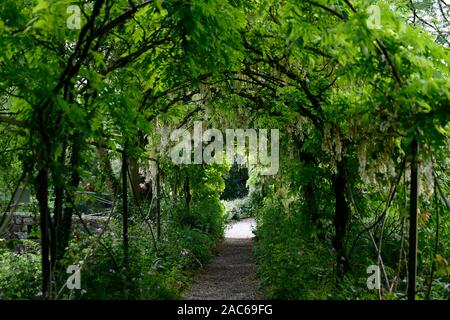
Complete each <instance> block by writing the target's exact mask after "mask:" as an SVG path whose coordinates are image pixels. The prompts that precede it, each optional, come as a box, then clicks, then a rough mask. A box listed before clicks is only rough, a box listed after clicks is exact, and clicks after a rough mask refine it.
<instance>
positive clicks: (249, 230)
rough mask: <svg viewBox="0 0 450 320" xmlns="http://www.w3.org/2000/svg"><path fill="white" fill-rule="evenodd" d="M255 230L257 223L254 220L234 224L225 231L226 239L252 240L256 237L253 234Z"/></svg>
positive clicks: (244, 220) (248, 219)
mask: <svg viewBox="0 0 450 320" xmlns="http://www.w3.org/2000/svg"><path fill="white" fill-rule="evenodd" d="M254 229H256V221H255V219H254V218H247V219H242V220H241V221H236V222H232V223H230V224H229V225H228V226H227V227H226V229H225V238H229V239H251V238H253V237H254V236H255V235H254V234H253V230H254Z"/></svg>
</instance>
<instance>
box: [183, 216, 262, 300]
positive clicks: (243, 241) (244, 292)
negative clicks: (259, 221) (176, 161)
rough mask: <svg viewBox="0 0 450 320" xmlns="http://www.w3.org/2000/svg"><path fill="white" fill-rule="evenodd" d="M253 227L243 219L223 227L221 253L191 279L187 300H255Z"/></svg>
mask: <svg viewBox="0 0 450 320" xmlns="http://www.w3.org/2000/svg"><path fill="white" fill-rule="evenodd" d="M254 226H255V221H254V220H253V219H245V220H241V221H239V222H235V223H232V224H231V225H229V226H228V227H227V230H226V232H225V240H224V242H223V244H222V250H221V251H220V253H219V255H218V256H216V257H215V258H214V260H213V261H212V263H211V264H209V265H208V266H206V267H205V268H204V269H203V270H201V271H200V272H199V275H198V276H197V277H196V278H195V279H194V283H193V285H192V287H191V289H190V292H189V293H188V295H187V297H186V299H187V300H213V299H214V300H237V299H246V300H252V299H256V287H257V284H258V282H257V279H256V266H255V261H254V259H253V253H252V238H253V234H252V228H253V227H254Z"/></svg>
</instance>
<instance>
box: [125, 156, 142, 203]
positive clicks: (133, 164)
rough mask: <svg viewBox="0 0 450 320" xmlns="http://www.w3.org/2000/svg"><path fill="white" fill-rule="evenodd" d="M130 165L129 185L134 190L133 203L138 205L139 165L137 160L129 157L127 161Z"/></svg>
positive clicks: (139, 192) (139, 197) (140, 194)
mask: <svg viewBox="0 0 450 320" xmlns="http://www.w3.org/2000/svg"><path fill="white" fill-rule="evenodd" d="M128 160H129V163H130V183H131V185H132V186H133V190H135V193H134V197H133V200H134V203H135V204H136V205H138V204H139V202H140V201H141V200H142V192H141V188H140V185H139V184H140V181H139V180H140V179H139V164H138V159H136V158H135V157H130V158H129V159H128Z"/></svg>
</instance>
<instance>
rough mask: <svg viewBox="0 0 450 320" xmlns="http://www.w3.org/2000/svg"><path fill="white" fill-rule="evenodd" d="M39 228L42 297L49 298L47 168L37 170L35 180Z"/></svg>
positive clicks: (50, 274) (50, 275)
mask: <svg viewBox="0 0 450 320" xmlns="http://www.w3.org/2000/svg"><path fill="white" fill-rule="evenodd" d="M36 187H37V188H36V189H37V190H36V191H37V193H36V197H37V200H38V202H39V214H40V228H41V266H42V296H43V297H44V298H49V297H51V293H52V292H51V291H52V290H51V288H52V286H51V279H52V268H51V264H50V223H51V221H50V212H49V208H48V168H45V167H44V168H42V169H40V170H39V173H38V176H37V180H36Z"/></svg>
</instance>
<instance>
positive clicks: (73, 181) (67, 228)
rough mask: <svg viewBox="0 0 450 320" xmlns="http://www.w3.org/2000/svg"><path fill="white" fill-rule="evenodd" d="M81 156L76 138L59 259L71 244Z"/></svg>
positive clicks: (58, 246) (59, 240)
mask: <svg viewBox="0 0 450 320" xmlns="http://www.w3.org/2000/svg"><path fill="white" fill-rule="evenodd" d="M79 158H80V147H79V144H78V141H77V139H74V141H73V142H72V153H71V156H70V168H71V170H72V174H71V177H70V182H69V188H68V189H67V190H66V195H65V199H67V200H68V201H66V202H67V204H66V206H65V207H64V210H63V215H62V219H61V225H60V226H59V228H58V232H57V239H58V245H57V260H58V261H59V260H61V259H62V258H63V257H64V253H65V251H66V248H67V246H68V245H69V240H70V236H71V229H72V215H73V213H74V209H75V208H73V206H72V203H71V202H73V201H74V199H75V190H76V189H77V188H78V185H79V184H80V174H79V172H78V165H79Z"/></svg>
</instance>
